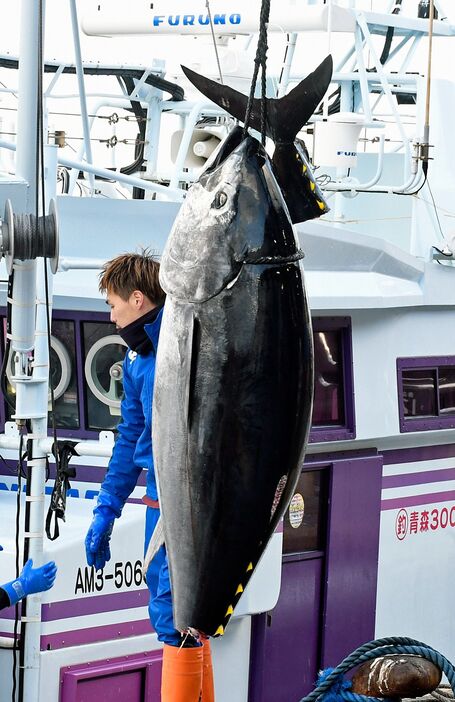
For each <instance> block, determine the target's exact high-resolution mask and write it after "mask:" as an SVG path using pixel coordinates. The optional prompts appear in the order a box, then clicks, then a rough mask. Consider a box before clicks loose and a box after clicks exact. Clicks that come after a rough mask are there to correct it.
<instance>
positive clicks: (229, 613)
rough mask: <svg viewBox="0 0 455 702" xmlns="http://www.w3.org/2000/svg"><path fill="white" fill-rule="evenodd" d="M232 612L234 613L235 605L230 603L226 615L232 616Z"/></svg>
mask: <svg viewBox="0 0 455 702" xmlns="http://www.w3.org/2000/svg"><path fill="white" fill-rule="evenodd" d="M231 614H234V607H233V606H232V605H229V607H228V608H227V611H226V614H225V615H224V616H225V617H230V616H231Z"/></svg>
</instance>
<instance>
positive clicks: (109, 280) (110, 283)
mask: <svg viewBox="0 0 455 702" xmlns="http://www.w3.org/2000/svg"><path fill="white" fill-rule="evenodd" d="M159 270H160V264H159V263H158V261H156V260H155V259H154V258H153V256H152V255H151V254H149V253H148V252H147V251H143V252H142V253H140V254H138V253H125V254H121V255H120V256H116V258H113V259H112V260H111V261H107V263H105V264H104V266H103V268H102V270H101V273H100V282H99V289H100V292H101V293H104V292H107V293H108V294H109V292H113V293H115V294H116V295H119V296H120V297H121V298H122V300H128V299H129V298H130V295H131V294H132V293H133V292H134V290H140V292H141V293H143V294H144V295H146V296H147V297H148V299H149V300H150V302H152V303H153V304H154V305H159V304H161V303H163V302H164V299H165V297H166V294H165V292H164V290H163V289H162V287H161V285H160V281H159Z"/></svg>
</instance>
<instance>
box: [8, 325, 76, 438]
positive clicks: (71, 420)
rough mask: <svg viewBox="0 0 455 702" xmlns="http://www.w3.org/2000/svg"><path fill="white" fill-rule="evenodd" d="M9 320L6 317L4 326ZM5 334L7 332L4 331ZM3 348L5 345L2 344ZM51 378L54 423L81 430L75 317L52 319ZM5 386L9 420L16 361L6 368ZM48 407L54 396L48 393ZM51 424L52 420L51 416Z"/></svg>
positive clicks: (61, 426)
mask: <svg viewBox="0 0 455 702" xmlns="http://www.w3.org/2000/svg"><path fill="white" fill-rule="evenodd" d="M5 324H6V320H5V319H3V326H5ZM4 334H5V331H4ZM2 348H4V346H3V347H2ZM49 375H50V380H51V384H52V388H53V390H54V403H55V404H54V407H55V422H56V427H57V428H58V429H79V427H80V417H79V403H78V387H77V372H76V343H75V331H74V321H73V320H63V319H53V320H52V336H51V356H50V374H49ZM6 389H7V396H8V399H9V401H10V403H11V404H10V403H7V404H6V407H5V409H6V419H7V420H10V419H11V415H12V414H13V409H12V406H14V404H15V394H16V389H15V382H14V361H13V356H12V354H11V353H10V360H9V363H8V366H7V370H6ZM48 407H49V410H50V408H51V397H50V394H49V405H48ZM49 424H51V419H50V418H49Z"/></svg>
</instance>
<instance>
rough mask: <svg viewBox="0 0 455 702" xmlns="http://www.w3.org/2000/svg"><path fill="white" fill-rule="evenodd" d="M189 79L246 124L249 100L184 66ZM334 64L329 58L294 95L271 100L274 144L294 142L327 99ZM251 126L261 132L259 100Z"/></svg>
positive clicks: (269, 119)
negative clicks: (321, 103)
mask: <svg viewBox="0 0 455 702" xmlns="http://www.w3.org/2000/svg"><path fill="white" fill-rule="evenodd" d="M182 70H183V72H184V74H185V75H186V77H187V78H188V80H190V81H191V82H192V83H193V85H194V86H195V87H196V88H197V89H198V90H200V91H201V93H203V95H205V96H206V97H208V98H209V100H212V101H213V102H215V103H216V104H217V105H219V106H220V107H222V108H223V110H226V112H229V114H231V115H232V116H233V117H235V118H236V119H238V120H240V121H241V122H243V121H244V120H245V113H246V106H247V102H248V97H247V96H246V95H244V94H243V93H239V92H238V90H234V89H233V88H230V87H229V86H227V85H221V84H220V83H217V82H216V81H214V80H210V79H209V78H205V77H204V76H201V75H200V74H199V73H195V72H194V71H192V70H191V69H189V68H186V67H185V66H182ZM332 71H333V61H332V57H331V56H327V57H326V58H325V59H324V61H323V62H322V63H321V64H320V65H319V66H318V67H317V68H316V70H314V71H313V73H310V74H309V75H308V76H307V77H306V78H304V79H303V80H302V81H300V83H299V84H298V85H296V87H295V88H293V89H292V90H291V92H290V93H288V94H287V95H285V96H284V97H282V98H279V99H274V98H267V125H266V127H267V134H268V136H269V137H271V138H272V139H273V141H274V142H289V143H292V142H293V141H294V138H295V136H296V134H297V132H298V131H299V130H300V129H301V128H302V127H303V125H304V124H306V122H308V120H309V118H310V117H311V115H312V114H313V112H314V111H315V109H316V107H317V106H318V105H319V103H320V102H321V100H322V98H323V97H324V95H325V93H326V90H327V88H328V87H329V85H330V81H331V80H332ZM250 124H251V127H252V128H253V129H256V130H257V131H260V130H261V101H260V100H259V99H257V98H255V100H254V102H253V109H252V113H251V120H250Z"/></svg>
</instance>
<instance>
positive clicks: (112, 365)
mask: <svg viewBox="0 0 455 702" xmlns="http://www.w3.org/2000/svg"><path fill="white" fill-rule="evenodd" d="M82 327H83V347H84V358H85V363H84V383H85V387H86V421H87V427H86V428H87V429H88V430H96V431H102V430H112V429H115V428H116V426H117V424H118V422H119V420H120V402H121V399H122V394H123V385H122V379H123V367H122V364H123V359H124V356H125V351H126V345H125V343H124V342H123V341H122V339H121V338H120V337H119V336H118V334H116V332H115V325H114V324H111V323H110V322H104V323H100V322H98V321H97V322H83V325H82Z"/></svg>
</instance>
